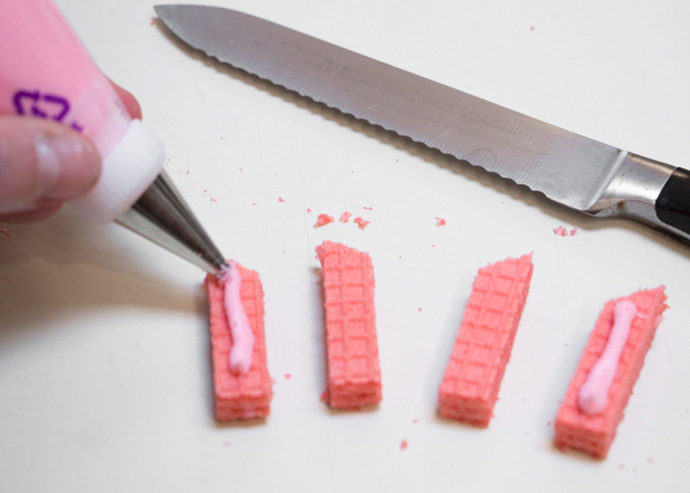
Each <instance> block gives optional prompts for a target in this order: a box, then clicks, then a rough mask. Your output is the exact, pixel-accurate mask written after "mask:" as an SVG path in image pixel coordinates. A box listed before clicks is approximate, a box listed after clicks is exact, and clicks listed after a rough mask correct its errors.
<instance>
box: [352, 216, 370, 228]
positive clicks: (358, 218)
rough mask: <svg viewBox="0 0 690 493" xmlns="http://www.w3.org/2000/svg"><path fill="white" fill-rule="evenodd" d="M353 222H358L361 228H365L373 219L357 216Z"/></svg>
mask: <svg viewBox="0 0 690 493" xmlns="http://www.w3.org/2000/svg"><path fill="white" fill-rule="evenodd" d="M353 222H355V223H357V226H358V227H359V229H364V228H366V227H367V226H368V225H369V223H370V222H371V221H367V220H365V219H362V218H361V217H356V218H355V220H354V221H353Z"/></svg>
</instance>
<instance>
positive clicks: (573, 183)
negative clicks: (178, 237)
mask: <svg viewBox="0 0 690 493" xmlns="http://www.w3.org/2000/svg"><path fill="white" fill-rule="evenodd" d="M155 10H156V13H157V14H158V17H159V18H160V19H161V20H162V21H163V23H164V24H165V25H166V26H167V27H168V28H169V29H170V30H171V31H172V32H173V33H174V34H175V35H177V36H178V37H179V38H180V39H182V40H183V41H184V42H185V43H187V44H189V45H190V46H191V47H193V48H195V49H198V50H201V51H203V52H204V53H205V54H206V55H208V56H210V57H214V58H216V59H218V60H219V61H221V62H224V63H227V64H229V65H231V66H233V67H235V68H238V69H241V70H244V71H246V72H248V73H250V74H253V75H256V76H258V77H260V78H262V79H266V80H268V81H270V82H272V83H274V84H276V85H278V86H282V87H284V88H286V89H288V90H291V91H294V92H296V93H298V94H300V95H302V96H305V97H308V98H311V99H313V100H314V101H317V102H320V103H324V104H325V105H327V106H329V107H331V108H335V109H338V110H340V111H341V112H343V113H346V114H350V115H353V116H354V117H356V118H358V119H362V120H366V121H367V122H369V123H371V124H374V125H379V126H381V127H383V128H384V129H386V130H389V131H392V132H396V133H398V134H399V135H402V136H405V137H409V138H411V139H412V140H414V141H416V142H420V143H423V144H425V145H427V146H429V147H430V148H433V149H438V150H440V151H441V152H443V153H446V154H450V155H452V156H454V157H456V158H458V159H460V160H462V161H466V162H469V163H470V164H472V165H475V166H480V167H482V168H484V169H486V170H487V171H490V172H494V173H497V174H498V175H500V176H502V177H503V178H506V179H510V180H512V181H514V182H515V183H517V184H520V185H526V186H527V187H529V188H530V189H532V190H533V191H536V192H541V193H543V194H544V195H545V196H546V197H548V198H549V199H551V200H553V201H555V202H558V203H560V204H563V205H565V206H567V207H570V208H572V209H576V210H578V211H581V212H584V213H587V214H590V215H593V216H598V217H607V216H622V217H627V218H631V219H636V220H638V221H641V222H644V223H646V224H648V225H650V226H652V227H654V228H657V229H660V230H663V231H665V232H668V233H673V234H675V235H677V236H678V237H680V238H681V239H684V240H685V241H690V172H689V171H687V170H686V169H683V168H679V167H676V166H670V165H668V164H665V163H661V162H659V161H655V160H653V159H648V158H646V157H643V156H639V155H636V154H633V153H630V152H627V151H624V150H621V149H618V148H616V147H613V146H610V145H606V144H602V143H601V142H597V141H595V140H592V139H589V138H587V137H583V136H580V135H577V134H574V133H572V132H568V131H566V130H563V129H560V128H557V127H554V126H552V125H549V124H547V123H544V122H541V121H539V120H535V119H533V118H530V117H528V116H525V115H522V114H520V113H517V112H515V111H512V110H509V109H507V108H504V107H502V106H499V105H496V104H493V103H491V102H489V101H486V100H483V99H480V98H477V97H475V96H472V95H470V94H467V93H464V92H462V91H459V90H457V89H453V88H451V87H448V86H445V85H443V84H439V83H437V82H434V81H432V80H429V79H426V78H424V77H420V76H417V75H414V74H412V73H410V72H406V71H404V70H401V69H398V68H395V67H393V66H390V65H387V64H385V63H382V62H379V61H376V60H374V59H371V58H368V57H366V56H363V55H359V54H357V53H354V52H352V51H349V50H347V49H344V48H340V47H338V46H335V45H333V44H331V43H328V42H325V41H322V40H319V39H317V38H314V37H312V36H308V35H306V34H303V33H300V32H297V31H294V30H292V29H289V28H287V27H284V26H281V25H278V24H275V23H273V22H270V21H267V20H264V19H260V18H258V17H254V16H251V15H247V14H244V13H241V12H237V11H234V10H230V9H225V8H220V7H207V6H200V5H159V6H156V7H155Z"/></svg>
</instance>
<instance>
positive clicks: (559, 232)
mask: <svg viewBox="0 0 690 493" xmlns="http://www.w3.org/2000/svg"><path fill="white" fill-rule="evenodd" d="M553 234H555V235H557V236H563V237H566V236H568V230H567V229H565V228H564V227H563V226H558V227H557V228H554V229H553Z"/></svg>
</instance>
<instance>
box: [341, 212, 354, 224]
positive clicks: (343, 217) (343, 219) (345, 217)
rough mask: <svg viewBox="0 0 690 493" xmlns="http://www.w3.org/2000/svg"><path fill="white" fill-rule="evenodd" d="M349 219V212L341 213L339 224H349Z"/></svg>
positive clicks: (350, 215) (350, 214)
mask: <svg viewBox="0 0 690 493" xmlns="http://www.w3.org/2000/svg"><path fill="white" fill-rule="evenodd" d="M351 217H352V213H351V212H343V213H342V214H341V215H340V222H341V223H346V222H349V221H350V218H351Z"/></svg>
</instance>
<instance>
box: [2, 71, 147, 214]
mask: <svg viewBox="0 0 690 493" xmlns="http://www.w3.org/2000/svg"><path fill="white" fill-rule="evenodd" d="M113 87H114V88H115V91H116V93H117V94H118V96H119V97H120V99H121V100H122V102H123V103H124V106H125V108H126V109H127V112H128V113H129V114H130V116H131V117H132V118H138V119H140V118H141V108H140V107H139V103H138V102H137V100H136V99H135V98H134V96H132V95H131V94H130V93H129V92H127V91H125V90H124V89H122V88H121V87H119V86H117V85H115V84H113ZM100 173H101V158H100V156H99V155H98V152H97V151H96V148H95V147H94V145H93V144H92V143H91V141H90V140H89V139H87V138H86V137H84V136H82V135H81V134H79V133H78V132H76V131H74V130H72V129H70V128H67V127H66V126H63V125H60V124H59V123H57V122H54V121H52V120H45V119H41V118H27V117H21V116H0V222H27V221H38V220H41V219H46V218H48V217H50V216H52V215H54V214H55V213H56V212H57V211H58V210H60V207H61V206H62V204H63V203H64V202H65V201H67V200H71V199H75V198H77V197H79V196H81V195H83V194H85V193H86V192H88V191H89V190H90V189H91V187H93V186H94V185H95V184H96V181H97V180H98V177H99V176H100Z"/></svg>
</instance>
